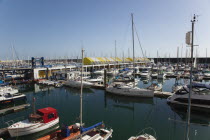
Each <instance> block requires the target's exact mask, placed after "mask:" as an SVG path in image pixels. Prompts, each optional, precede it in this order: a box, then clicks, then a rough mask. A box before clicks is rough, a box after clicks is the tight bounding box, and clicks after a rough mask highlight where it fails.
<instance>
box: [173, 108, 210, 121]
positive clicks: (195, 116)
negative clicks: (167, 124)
mask: <svg viewBox="0 0 210 140" xmlns="http://www.w3.org/2000/svg"><path fill="white" fill-rule="evenodd" d="M171 109H172V110H173V111H174V112H175V113H176V114H177V115H178V116H179V117H180V118H181V120H182V121H183V122H185V121H186V120H187V112H186V110H185V109H181V108H176V107H174V106H171ZM190 117H191V118H190V122H191V123H193V124H197V125H209V124H210V114H208V113H206V114H203V113H202V114H201V113H200V112H195V111H192V112H191V115H190Z"/></svg>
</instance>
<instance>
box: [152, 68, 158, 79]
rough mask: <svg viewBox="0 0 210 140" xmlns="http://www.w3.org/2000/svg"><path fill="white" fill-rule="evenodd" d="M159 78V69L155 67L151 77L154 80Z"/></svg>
mask: <svg viewBox="0 0 210 140" xmlns="http://www.w3.org/2000/svg"><path fill="white" fill-rule="evenodd" d="M157 76H158V68H157V67H153V68H152V74H151V77H152V78H157Z"/></svg>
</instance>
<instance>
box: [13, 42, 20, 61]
mask: <svg viewBox="0 0 210 140" xmlns="http://www.w3.org/2000/svg"><path fill="white" fill-rule="evenodd" d="M13 49H14V52H15V55H16V57H17V59H18V60H20V59H19V56H18V53H17V51H16V49H15V47H14V45H13Z"/></svg>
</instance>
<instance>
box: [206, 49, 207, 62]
mask: <svg viewBox="0 0 210 140" xmlns="http://www.w3.org/2000/svg"><path fill="white" fill-rule="evenodd" d="M206 64H207V48H206Z"/></svg>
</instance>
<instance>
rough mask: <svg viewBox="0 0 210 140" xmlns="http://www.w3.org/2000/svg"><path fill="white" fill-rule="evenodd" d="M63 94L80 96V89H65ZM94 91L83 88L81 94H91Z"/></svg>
mask: <svg viewBox="0 0 210 140" xmlns="http://www.w3.org/2000/svg"><path fill="white" fill-rule="evenodd" d="M65 92H68V93H71V94H72V95H80V89H78V88H70V87H65ZM93 93H94V91H93V90H92V89H91V88H84V89H83V94H93Z"/></svg>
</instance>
